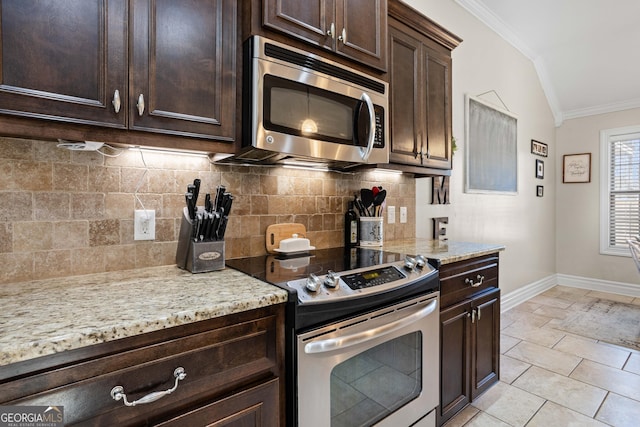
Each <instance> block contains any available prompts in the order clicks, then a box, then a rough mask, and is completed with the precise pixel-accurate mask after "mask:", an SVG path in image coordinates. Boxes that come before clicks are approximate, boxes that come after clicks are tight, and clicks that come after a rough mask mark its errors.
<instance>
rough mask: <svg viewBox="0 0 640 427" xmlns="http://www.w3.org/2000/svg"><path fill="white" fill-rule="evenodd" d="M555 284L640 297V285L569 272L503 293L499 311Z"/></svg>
mask: <svg viewBox="0 0 640 427" xmlns="http://www.w3.org/2000/svg"><path fill="white" fill-rule="evenodd" d="M556 285H562V286H568V287H571V288H580V289H588V290H590V291H600V292H608V293H612V294H618V295H626V296H630V297H635V298H640V285H636V284H633V283H624V282H613V281H610V280H601V279H591V278H588V277H580V276H571V275H569V274H552V275H551V276H548V277H545V278H543V279H540V280H538V281H536V282H533V283H530V284H528V285H526V286H523V287H521V288H519V289H516V290H515V291H513V292H509V293H508V294H503V295H502V296H501V298H500V311H501V312H502V313H504V312H505V311H507V310H510V309H512V308H513V307H515V306H517V305H519V304H522V303H523V302H525V301H527V300H528V299H530V298H533V297H535V296H536V295H539V294H541V293H543V292H544V291H546V290H547V289H551V288H553V287H554V286H556Z"/></svg>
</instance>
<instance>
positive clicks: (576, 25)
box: [455, 0, 640, 126]
mask: <svg viewBox="0 0 640 427" xmlns="http://www.w3.org/2000/svg"><path fill="white" fill-rule="evenodd" d="M455 1H456V2H457V3H458V4H460V5H461V6H462V7H464V8H465V9H467V10H468V11H469V12H470V13H472V14H473V15H475V16H476V17H477V18H478V19H480V20H481V21H482V22H484V23H485V24H486V25H487V26H489V27H490V28H491V29H493V30H494V31H495V32H497V33H498V34H499V35H500V36H502V37H503V38H504V39H505V40H506V41H508V42H509V43H511V44H512V45H513V46H514V47H516V48H517V49H518V50H520V51H521V52H522V53H523V54H524V55H525V56H526V57H528V58H529V59H531V61H532V62H533V64H534V66H535V68H536V71H537V72H538V76H539V78H540V82H541V84H542V87H543V89H544V92H545V94H546V96H547V100H548V101H549V105H550V107H551V109H552V111H553V115H554V117H555V121H556V125H557V126H559V125H560V124H562V122H563V121H564V120H567V119H571V118H576V117H584V116H589V115H593V114H601V113H608V112H612V111H620V110H626V109H629V108H637V107H640V24H638V17H640V1H639V0H614V1H607V0H534V1H532V0H455Z"/></svg>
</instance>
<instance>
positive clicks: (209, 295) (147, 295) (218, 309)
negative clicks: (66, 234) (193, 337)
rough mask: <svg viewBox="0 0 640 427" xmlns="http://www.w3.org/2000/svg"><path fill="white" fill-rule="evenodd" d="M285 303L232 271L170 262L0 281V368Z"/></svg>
mask: <svg viewBox="0 0 640 427" xmlns="http://www.w3.org/2000/svg"><path fill="white" fill-rule="evenodd" d="M285 301H287V292H286V291H284V290H282V289H280V288H278V287H276V286H272V285H269V284H267V283H264V282H262V281H260V280H257V279H254V278H252V277H250V276H247V275H245V274H243V273H240V272H238V271H236V270H233V269H231V268H226V269H224V270H221V271H215V272H211V273H200V274H191V273H190V272H188V271H184V270H180V269H179V268H178V267H176V266H164V267H152V268H144V269H138V270H125V271H119V272H111V273H100V274H91V275H84V276H73V277H61V278H58V279H47V280H38V281H31V282H22V283H15V284H8V285H2V286H0V304H1V305H0V306H1V307H2V314H0V366H2V365H8V364H10V363H15V362H19V361H24V360H28V359H32V358H36V357H39V356H44V355H48V354H53V353H58V352H61V351H64V350H71V349H75V348H80V347H84V346H88V345H92V344H97V343H102V342H106V341H111V340H115V339H119V338H125V337H129V336H133V335H138V334H142V333H145V332H152V331H155V330H159V329H164V328H169V327H172V326H178V325H183V324H186V323H191V322H197V321H200V320H206V319H211V318H214V317H218V316H224V315H227V314H231V313H237V312H241V311H246V310H251V309H254V308H260V307H265V306H269V305H273V304H278V303H282V302H285Z"/></svg>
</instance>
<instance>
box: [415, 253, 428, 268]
mask: <svg viewBox="0 0 640 427" xmlns="http://www.w3.org/2000/svg"><path fill="white" fill-rule="evenodd" d="M416 263H417V266H418V268H419V269H421V270H422V269H423V268H424V266H425V265H427V259H426V258H425V257H424V256H422V255H418V256H416Z"/></svg>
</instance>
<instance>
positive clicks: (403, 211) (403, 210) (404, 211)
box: [400, 206, 407, 224]
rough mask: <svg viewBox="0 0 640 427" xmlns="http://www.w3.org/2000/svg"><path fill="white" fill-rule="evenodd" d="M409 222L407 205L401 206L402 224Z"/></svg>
mask: <svg viewBox="0 0 640 427" xmlns="http://www.w3.org/2000/svg"><path fill="white" fill-rule="evenodd" d="M406 222H407V207H406V206H401V207H400V224H404V223H406Z"/></svg>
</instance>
